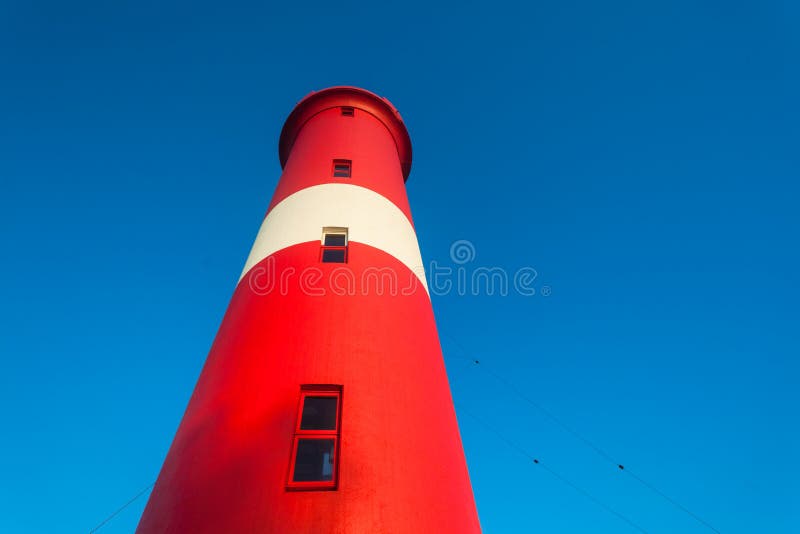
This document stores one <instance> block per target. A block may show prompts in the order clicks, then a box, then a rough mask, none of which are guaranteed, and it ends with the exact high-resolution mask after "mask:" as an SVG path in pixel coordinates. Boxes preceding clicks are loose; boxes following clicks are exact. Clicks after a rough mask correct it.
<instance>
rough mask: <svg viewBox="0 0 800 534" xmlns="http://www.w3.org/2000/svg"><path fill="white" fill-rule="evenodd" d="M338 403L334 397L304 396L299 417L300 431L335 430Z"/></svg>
mask: <svg viewBox="0 0 800 534" xmlns="http://www.w3.org/2000/svg"><path fill="white" fill-rule="evenodd" d="M338 402H339V397H338V396H336V395H325V396H316V395H306V396H305V401H304V402H303V413H302V415H301V416H300V430H336V405H337V404H338Z"/></svg>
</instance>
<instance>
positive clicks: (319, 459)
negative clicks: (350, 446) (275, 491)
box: [292, 439, 336, 482]
mask: <svg viewBox="0 0 800 534" xmlns="http://www.w3.org/2000/svg"><path fill="white" fill-rule="evenodd" d="M335 445H336V440H333V439H298V440H297V457H296V459H295V463H294V474H293V475H292V480H293V481H294V482H327V481H331V480H333V451H334V449H335Z"/></svg>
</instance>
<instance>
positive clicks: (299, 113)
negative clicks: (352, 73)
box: [278, 86, 411, 179]
mask: <svg viewBox="0 0 800 534" xmlns="http://www.w3.org/2000/svg"><path fill="white" fill-rule="evenodd" d="M342 106H345V107H352V108H358V109H360V110H363V111H365V112H367V113H369V114H371V115H373V116H374V117H375V118H377V119H378V120H380V121H381V122H382V123H383V124H384V126H386V128H387V129H388V130H389V133H391V134H392V137H393V138H394V142H395V145H396V146H397V156H398V157H399V159H400V166H401V167H402V169H403V178H404V179H408V174H409V173H410V172H411V138H410V137H409V135H408V130H406V125H405V124H404V123H403V119H402V117H400V113H399V112H398V111H397V109H395V107H394V106H393V105H392V103H391V102H389V101H388V100H387V99H385V98H382V97H380V96H378V95H376V94H375V93H372V92H370V91H367V90H366V89H361V88H358V87H348V86H338V87H329V88H327V89H322V90H321V91H312V92H311V93H309V94H308V95H306V97H305V98H303V99H302V100H301V101H300V102H298V104H297V105H296V106H295V107H294V109H293V110H292V112H291V113H290V114H289V117H288V118H287V119H286V122H285V123H284V125H283V130H281V137H280V142H279V143H278V155H279V157H280V160H281V167H283V166H285V165H286V161H287V160H288V159H289V153H290V152H291V151H292V146H293V145H294V141H295V139H297V134H298V133H300V130H301V129H302V128H303V126H304V125H305V123H306V122H307V121H308V120H309V119H310V118H311V117H313V116H314V115H316V114H317V113H319V112H321V111H324V110H326V109H330V108H335V107H342Z"/></svg>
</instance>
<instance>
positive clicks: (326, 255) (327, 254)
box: [322, 247, 347, 263]
mask: <svg viewBox="0 0 800 534" xmlns="http://www.w3.org/2000/svg"><path fill="white" fill-rule="evenodd" d="M322 263H347V250H346V249H345V248H344V247H342V248H326V249H324V250H323V251H322Z"/></svg>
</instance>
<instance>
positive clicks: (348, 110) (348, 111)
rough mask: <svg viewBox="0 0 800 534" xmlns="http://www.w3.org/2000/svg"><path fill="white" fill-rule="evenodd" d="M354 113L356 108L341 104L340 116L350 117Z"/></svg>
mask: <svg viewBox="0 0 800 534" xmlns="http://www.w3.org/2000/svg"><path fill="white" fill-rule="evenodd" d="M355 114H356V110H355V109H353V108H352V107H350V106H342V116H343V117H352V116H354V115H355Z"/></svg>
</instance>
